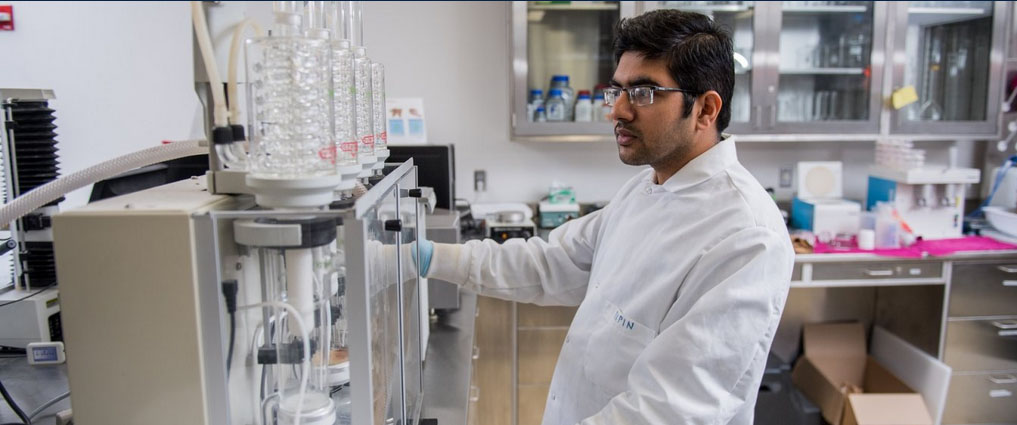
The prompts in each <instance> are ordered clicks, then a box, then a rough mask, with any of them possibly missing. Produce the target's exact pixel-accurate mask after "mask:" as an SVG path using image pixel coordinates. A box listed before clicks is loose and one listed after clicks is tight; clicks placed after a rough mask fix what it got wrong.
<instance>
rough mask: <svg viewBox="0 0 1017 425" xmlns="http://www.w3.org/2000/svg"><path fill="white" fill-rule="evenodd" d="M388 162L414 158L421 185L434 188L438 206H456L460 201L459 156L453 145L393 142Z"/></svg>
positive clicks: (448, 208) (418, 183)
mask: <svg viewBox="0 0 1017 425" xmlns="http://www.w3.org/2000/svg"><path fill="white" fill-rule="evenodd" d="M388 150H389V157H388V159H386V160H385V162H386V163H390V164H391V163H402V162H405V161H406V160H407V159H410V158H413V164H414V165H416V166H417V185H419V186H425V187H430V188H434V195H435V197H436V198H437V203H436V204H435V208H444V209H447V210H453V209H454V208H455V207H454V206H455V202H456V164H455V162H456V159H455V148H454V146H453V145H420V146H392V145H389V147H388Z"/></svg>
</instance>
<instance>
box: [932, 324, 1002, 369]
mask: <svg viewBox="0 0 1017 425" xmlns="http://www.w3.org/2000/svg"><path fill="white" fill-rule="evenodd" d="M943 361H945V362H946V364H947V365H949V366H950V367H952V368H953V370H954V372H958V371H990V370H1011V369H1012V370H1017V319H1001V320H965V321H951V322H949V323H948V324H947V326H946V351H945V352H944V353H943Z"/></svg>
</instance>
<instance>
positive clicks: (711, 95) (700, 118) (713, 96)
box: [693, 90, 724, 131]
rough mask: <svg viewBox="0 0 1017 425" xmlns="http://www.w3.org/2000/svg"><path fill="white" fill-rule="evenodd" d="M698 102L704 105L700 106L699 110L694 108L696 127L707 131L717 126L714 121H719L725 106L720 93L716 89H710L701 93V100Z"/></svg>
mask: <svg viewBox="0 0 1017 425" xmlns="http://www.w3.org/2000/svg"><path fill="white" fill-rule="evenodd" d="M696 103H697V104H699V105H702V106H699V107H698V111H695V110H693V111H694V112H695V113H696V116H695V118H696V129H697V130H703V131H706V130H711V129H713V128H716V127H714V123H715V122H717V116H718V115H720V109H721V108H722V107H723V106H724V101H723V100H721V99H720V94H718V93H717V92H716V91H715V90H710V91H708V92H706V93H703V94H701V95H699V102H696Z"/></svg>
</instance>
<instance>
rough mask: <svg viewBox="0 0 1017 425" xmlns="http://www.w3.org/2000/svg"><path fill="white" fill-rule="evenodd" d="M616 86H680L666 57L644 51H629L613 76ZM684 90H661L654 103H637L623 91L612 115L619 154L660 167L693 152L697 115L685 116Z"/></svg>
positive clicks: (629, 160) (632, 162)
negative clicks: (647, 53) (649, 55)
mask: <svg viewBox="0 0 1017 425" xmlns="http://www.w3.org/2000/svg"><path fill="white" fill-rule="evenodd" d="M611 85H612V86H614V87H622V88H631V87H637V86H659V87H677V88H681V87H678V84H677V83H676V82H675V81H674V79H672V78H671V74H670V73H669V72H668V70H667V63H666V62H665V61H664V60H663V59H646V58H644V57H643V55H642V54H641V53H636V52H625V53H624V54H622V56H621V59H619V61H618V67H617V68H616V69H615V71H614V77H613V78H612V79H611ZM682 104H683V101H682V93H681V92H665V91H657V92H655V93H654V94H653V104H650V105H645V106H636V105H635V104H633V103H632V102H631V99H629V95H628V93H625V92H623V94H622V95H620V96H619V97H618V99H617V100H616V101H615V104H614V106H613V107H612V108H611V113H610V114H609V115H608V118H609V119H610V120H612V121H614V135H615V141H617V142H618V156H619V158H621V161H622V162H623V163H625V164H628V165H650V166H653V167H654V168H658V167H657V166H658V165H664V164H668V163H672V162H681V160H682V158H684V157H685V156H686V155H688V153H689V152H690V151H691V148H692V140H693V139H692V137H693V130H694V120H693V119H692V117H693V116H694V114H693V115H690V116H689V117H687V118H682V109H683V105H682Z"/></svg>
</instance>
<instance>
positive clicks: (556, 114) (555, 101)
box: [544, 89, 568, 121]
mask: <svg viewBox="0 0 1017 425" xmlns="http://www.w3.org/2000/svg"><path fill="white" fill-rule="evenodd" d="M544 108H545V110H547V120H548V121H565V116H566V115H565V110H566V109H567V108H568V106H567V104H566V103H565V99H564V98H562V92H561V90H559V89H551V94H550V96H548V98H547V102H545V105H544Z"/></svg>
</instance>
